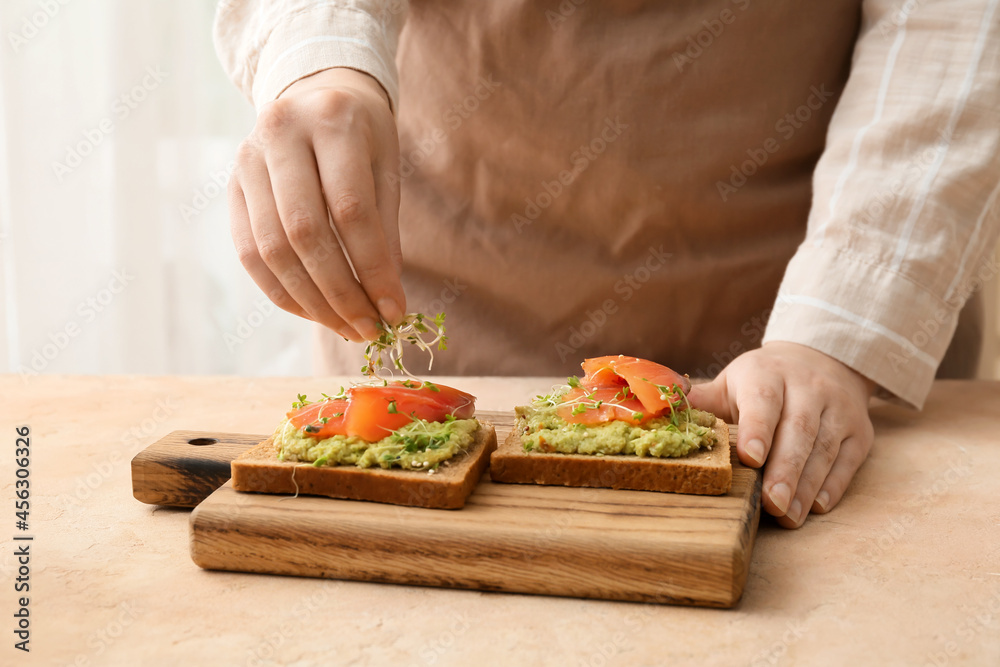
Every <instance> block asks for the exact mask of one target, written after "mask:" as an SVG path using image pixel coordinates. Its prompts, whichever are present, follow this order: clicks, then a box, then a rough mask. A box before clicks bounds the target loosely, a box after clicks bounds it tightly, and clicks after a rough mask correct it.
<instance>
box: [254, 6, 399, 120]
mask: <svg viewBox="0 0 1000 667" xmlns="http://www.w3.org/2000/svg"><path fill="white" fill-rule="evenodd" d="M401 6H402V7H404V8H405V3H401ZM392 18H393V17H391V16H390V17H387V20H386V21H385V22H380V20H379V19H378V18H377V16H376V15H375V14H373V13H370V12H367V11H363V10H361V9H357V8H354V7H344V6H333V5H324V6H320V7H312V8H310V9H308V10H305V11H301V12H296V13H294V14H291V15H289V16H287V17H285V18H284V19H283V20H282V21H281V23H279V24H278V25H276V26H275V27H274V29H273V30H272V31H271V33H270V34H269V35H268V37H267V40H266V42H265V43H264V45H263V47H262V48H261V51H260V58H259V60H258V62H257V70H256V75H255V77H254V82H253V93H252V94H253V103H254V106H255V107H256V108H257V109H258V110H259V109H260V108H261V107H262V106H263V105H265V104H267V103H268V102H271V101H273V100H275V99H277V98H278V96H279V95H280V94H281V93H282V92H283V91H284V90H285V89H286V88H288V87H289V86H290V85H292V84H293V83H295V82H296V81H298V80H299V79H302V78H304V77H307V76H309V75H311V74H315V73H316V72H320V71H322V70H325V69H330V68H331V67H348V68H350V69H355V70H358V71H360V72H364V73H365V74H368V75H370V76H372V77H373V78H374V79H375V80H376V81H378V82H379V84H380V85H381V86H382V88H384V89H385V92H386V94H387V95H388V96H389V104H390V106H391V107H392V111H393V113H395V112H396V109H397V105H398V103H399V83H398V79H397V73H396V61H395V59H396V43H397V40H398V37H399V35H398V33H397V31H398V28H397V27H396V23H395V22H394V21H393V20H392ZM390 32H391V33H393V34H389V33H390Z"/></svg>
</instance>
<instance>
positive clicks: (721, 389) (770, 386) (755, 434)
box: [689, 341, 874, 528]
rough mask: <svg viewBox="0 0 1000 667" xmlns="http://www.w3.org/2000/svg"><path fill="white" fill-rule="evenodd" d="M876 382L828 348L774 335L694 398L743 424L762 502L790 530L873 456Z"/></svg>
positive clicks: (743, 455) (741, 442) (743, 457)
mask: <svg viewBox="0 0 1000 667" xmlns="http://www.w3.org/2000/svg"><path fill="white" fill-rule="evenodd" d="M873 391H874V383H872V382H871V381H870V380H868V379H867V378H865V377H864V376H862V375H860V374H858V373H856V372H855V371H853V370H851V369H850V368H848V367H847V366H845V365H844V364H842V363H840V362H839V361H837V360H836V359H834V358H832V357H829V356H827V355H825V354H823V353H822V352H817V351H816V350H814V349H812V348H810V347H806V346H804V345H798V344H796V343H786V342H779V341H774V342H770V343H767V344H766V345H764V346H763V347H761V348H760V349H757V350H752V351H750V352H747V353H745V354H743V355H740V356H739V357H737V358H736V359H734V360H733V362H732V363H730V364H729V365H728V366H727V367H726V368H725V369H723V371H722V373H720V374H719V376H718V377H717V378H716V379H715V380H713V381H712V382H709V383H707V384H702V385H696V386H694V387H692V389H691V392H690V394H689V399H690V401H691V404H692V405H693V406H695V407H697V408H700V409H703V410H709V411H711V412H714V413H715V414H716V415H717V416H719V417H721V418H722V419H724V420H726V421H727V422H730V423H737V422H738V423H739V438H738V441H737V444H736V450H737V453H738V454H739V457H740V461H742V462H743V463H744V464H745V465H749V466H752V467H755V468H757V467H760V466H761V465H762V464H763V463H764V461H765V460H767V467H766V468H765V470H764V498H763V506H764V509H765V510H767V512H769V513H770V514H773V515H774V516H776V517H779V518H778V523H780V524H781V525H782V526H784V527H786V528H798V527H799V526H801V525H802V524H803V522H804V521H805V519H806V517H807V516H808V515H809V511H810V509H811V510H812V511H813V512H817V513H824V512H829V511H830V510H831V509H833V507H834V506H835V505H836V504H837V503H838V502H840V499H841V497H842V496H843V495H844V491H846V490H847V485H848V484H849V483H850V481H851V479H852V478H853V477H854V473H856V472H857V470H858V468H859V467H860V466H861V464H862V463H863V462H864V460H865V458H867V456H868V450H869V449H871V445H872V440H873V438H874V432H873V429H872V423H871V419H870V418H869V416H868V399H869V398H871V395H872V392H873Z"/></svg>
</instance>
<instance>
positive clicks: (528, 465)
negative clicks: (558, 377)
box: [490, 417, 733, 496]
mask: <svg viewBox="0 0 1000 667" xmlns="http://www.w3.org/2000/svg"><path fill="white" fill-rule="evenodd" d="M712 428H713V429H714V430H715V433H716V435H717V436H718V442H717V443H716V444H715V445H714V446H713V447H712V449H701V450H698V451H697V452H694V453H692V454H688V455H687V456H682V457H678V458H657V457H650V456H642V457H640V456H635V455H631V454H625V455H612V456H593V455H589V454H558V453H555V454H544V453H539V452H526V451H524V447H523V446H522V444H521V434H522V433H524V430H525V420H524V419H523V418H521V417H518V418H517V419H516V420H515V422H514V428H513V430H511V432H510V436H508V438H507V439H506V440H505V441H504V443H503V445H501V446H500V447H499V448H498V449H497V450H496V451H495V452H494V453H493V456H492V457H490V478H491V479H492V480H493V481H494V482H507V483H514V484H545V485H552V486H591V487H600V488H609V489H633V490H636V491H669V492H673V493H693V494H698V495H709V496H718V495H722V494H724V493H728V492H729V487H730V485H731V484H732V481H733V466H732V462H731V461H730V458H729V457H730V452H729V449H730V445H729V425H728V424H726V422H724V421H722V420H721V419H716V420H715V426H713V427H712Z"/></svg>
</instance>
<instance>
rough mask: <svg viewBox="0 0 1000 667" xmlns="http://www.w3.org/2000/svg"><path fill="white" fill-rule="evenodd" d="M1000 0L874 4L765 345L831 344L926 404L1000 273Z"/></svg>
mask: <svg viewBox="0 0 1000 667" xmlns="http://www.w3.org/2000/svg"><path fill="white" fill-rule="evenodd" d="M998 4H1000V0H923V1H921V0H914V1H912V2H906V3H903V4H899V3H898V2H897V1H896V0H892V1H891V2H890V1H889V0H866V1H865V2H864V5H863V20H862V27H861V31H860V33H859V36H858V39H857V43H856V46H855V49H854V56H853V62H852V65H851V73H850V76H849V78H848V81H847V85H846V87H845V89H844V91H843V94H842V96H841V99H840V101H839V102H838V104H837V108H836V110H835V112H834V114H833V118H832V120H831V122H830V127H829V130H828V133H827V141H826V148H825V150H824V152H823V155H822V156H821V157H820V160H819V162H818V163H817V165H816V169H815V172H814V175H813V202H812V208H811V211H810V214H809V221H808V230H807V233H806V238H805V240H804V241H803V243H802V244H801V246H799V248H798V250H797V252H796V254H795V255H794V256H793V258H792V260H791V262H790V263H789V265H788V268H787V269H786V272H785V276H784V279H783V281H782V284H781V288H780V290H779V293H778V298H777V300H776V302H775V306H774V309H773V311H772V313H771V316H770V318H769V321H768V325H767V331H766V333H765V336H764V342H765V343H766V342H768V341H776V340H782V341H791V342H795V343H800V344H803V345H808V346H809V347H812V348H814V349H817V350H819V351H821V352H824V353H826V354H828V355H830V356H832V357H834V358H836V359H838V360H839V361H841V362H843V363H844V364H846V365H848V366H850V367H851V368H853V369H855V370H856V371H858V372H860V373H862V374H863V375H865V376H867V377H868V378H870V379H871V380H873V381H875V382H876V383H877V384H878V385H879V386H880V387H881V388H882V390H883V391H887V392H889V393H890V394H892V395H894V396H895V397H896V398H898V399H901V400H902V401H904V402H906V403H908V404H910V405H912V406H914V407H917V408H919V407H922V406H923V402H924V400H925V398H926V397H927V394H928V392H929V391H930V387H931V383H932V381H933V379H934V375H935V371H936V370H937V366H938V364H939V363H940V361H941V359H942V357H943V356H944V353H945V351H946V350H947V347H948V344H949V342H950V341H951V337H952V334H953V333H954V331H955V327H956V324H957V321H958V313H959V311H960V310H961V308H962V305H963V304H964V303H965V301H966V300H967V299H968V297H969V296H970V295H971V294H972V293H973V292H974V291H975V289H976V288H978V287H979V286H980V285H981V284H982V282H983V281H985V280H988V279H989V278H991V277H992V276H993V275H995V274H996V272H997V271H998V267H997V265H996V263H995V259H994V255H993V250H994V248H995V247H996V244H997V236H998V231H1000V220H998V218H1000V216H998V203H997V198H998V193H1000V10H998V8H997V5H998Z"/></svg>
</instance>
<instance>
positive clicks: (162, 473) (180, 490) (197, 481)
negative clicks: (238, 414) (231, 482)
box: [132, 431, 267, 507]
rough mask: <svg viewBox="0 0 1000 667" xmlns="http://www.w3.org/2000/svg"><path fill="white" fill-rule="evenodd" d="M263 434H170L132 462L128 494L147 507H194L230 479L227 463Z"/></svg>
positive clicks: (198, 432)
mask: <svg viewBox="0 0 1000 667" xmlns="http://www.w3.org/2000/svg"><path fill="white" fill-rule="evenodd" d="M266 439H267V436H266V435H247V434H244V433H208V432H204V431H174V432H172V433H169V434H167V435H166V436H164V437H162V438H160V439H159V440H157V441H156V442H154V443H153V444H151V445H150V446H149V447H146V449H144V450H142V451H141V452H139V453H138V454H136V455H135V457H134V458H133V459H132V495H134V496H135V497H136V499H137V500H140V501H142V502H144V503H149V504H150V505H163V506H167V507H195V506H196V505H198V503H200V502H201V501H202V500H204V499H205V498H207V497H208V496H209V494H211V493H212V492H213V491H215V490H216V489H217V488H219V487H220V486H222V485H223V484H225V483H226V481H227V480H228V479H229V477H230V467H229V464H230V463H231V462H232V460H233V459H235V458H236V457H237V456H239V455H240V454H242V453H243V452H245V451H246V450H248V449H250V448H251V447H253V446H255V445H257V444H258V443H260V442H261V441H263V440H266Z"/></svg>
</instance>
